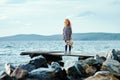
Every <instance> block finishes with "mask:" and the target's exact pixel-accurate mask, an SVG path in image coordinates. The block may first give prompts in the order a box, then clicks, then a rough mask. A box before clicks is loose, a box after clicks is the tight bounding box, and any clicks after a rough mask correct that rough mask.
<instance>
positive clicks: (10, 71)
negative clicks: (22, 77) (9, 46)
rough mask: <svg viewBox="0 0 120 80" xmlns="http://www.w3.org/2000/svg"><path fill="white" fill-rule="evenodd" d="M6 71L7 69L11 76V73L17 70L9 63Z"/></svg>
mask: <svg viewBox="0 0 120 80" xmlns="http://www.w3.org/2000/svg"><path fill="white" fill-rule="evenodd" d="M5 69H6V72H7V74H8V75H11V73H12V72H13V71H14V70H15V67H14V66H12V65H11V64H9V63H7V64H5Z"/></svg>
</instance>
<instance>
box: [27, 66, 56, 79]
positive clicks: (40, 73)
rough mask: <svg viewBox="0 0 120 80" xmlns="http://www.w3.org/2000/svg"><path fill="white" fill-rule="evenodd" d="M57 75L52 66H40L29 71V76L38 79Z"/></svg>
mask: <svg viewBox="0 0 120 80" xmlns="http://www.w3.org/2000/svg"><path fill="white" fill-rule="evenodd" d="M54 76H55V71H54V70H53V69H50V68H38V69H35V70H33V71H31V72H30V73H29V78H33V79H38V80H52V78H53V77H54Z"/></svg>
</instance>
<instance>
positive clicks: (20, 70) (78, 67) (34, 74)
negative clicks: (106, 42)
mask: <svg viewBox="0 0 120 80" xmlns="http://www.w3.org/2000/svg"><path fill="white" fill-rule="evenodd" d="M5 69H6V72H4V71H0V80H120V51H118V50H115V49H113V50H112V51H110V52H109V53H107V55H106V57H104V56H99V55H96V56H95V57H94V58H93V57H91V58H87V59H80V60H78V61H76V63H75V64H74V65H73V66H71V67H69V68H68V69H67V70H65V69H64V62H59V61H56V62H55V61H53V62H50V63H48V60H46V58H45V57H43V56H36V57H34V58H32V59H31V60H30V61H29V62H28V63H27V64H20V65H19V66H13V65H11V64H5Z"/></svg>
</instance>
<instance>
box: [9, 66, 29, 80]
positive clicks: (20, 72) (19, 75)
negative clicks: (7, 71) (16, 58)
mask: <svg viewBox="0 0 120 80" xmlns="http://www.w3.org/2000/svg"><path fill="white" fill-rule="evenodd" d="M27 75H28V71H27V70H24V69H22V68H19V67H17V68H16V69H15V70H14V71H13V72H12V74H11V77H13V78H15V79H24V78H25V77H26V76H27Z"/></svg>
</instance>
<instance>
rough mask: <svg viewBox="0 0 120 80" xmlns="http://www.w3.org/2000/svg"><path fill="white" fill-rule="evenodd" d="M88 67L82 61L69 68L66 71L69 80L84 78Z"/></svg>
mask: <svg viewBox="0 0 120 80" xmlns="http://www.w3.org/2000/svg"><path fill="white" fill-rule="evenodd" d="M87 67H88V65H87V64H85V63H84V62H83V61H78V62H76V63H75V64H74V65H73V66H71V67H69V68H68V70H67V73H68V76H69V77H70V78H71V79H80V78H81V77H84V76H86V74H87V73H86V70H85V69H86V68H87Z"/></svg>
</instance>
